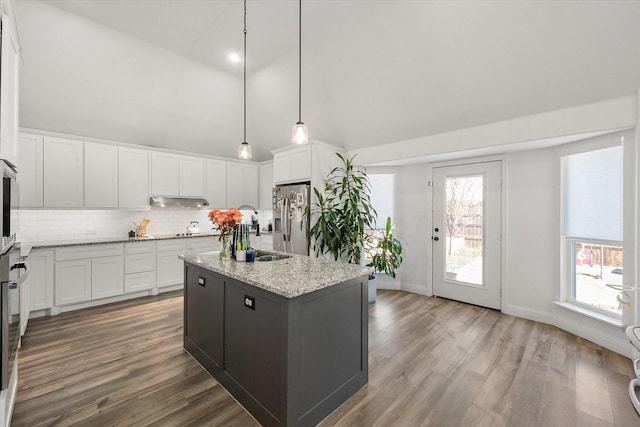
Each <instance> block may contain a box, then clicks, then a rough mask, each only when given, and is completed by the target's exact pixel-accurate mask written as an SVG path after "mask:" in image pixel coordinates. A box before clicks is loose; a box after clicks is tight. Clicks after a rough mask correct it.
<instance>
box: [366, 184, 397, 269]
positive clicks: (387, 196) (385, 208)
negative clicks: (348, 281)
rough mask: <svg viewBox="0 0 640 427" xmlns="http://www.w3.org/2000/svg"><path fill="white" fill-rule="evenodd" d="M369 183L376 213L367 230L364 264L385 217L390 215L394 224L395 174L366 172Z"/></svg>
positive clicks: (372, 203)
mask: <svg viewBox="0 0 640 427" xmlns="http://www.w3.org/2000/svg"><path fill="white" fill-rule="evenodd" d="M367 176H368V177H369V183H370V184H371V205H372V206H373V208H374V209H375V210H376V212H377V213H378V218H377V220H376V224H375V226H374V228H373V229H372V230H369V231H367V234H368V235H369V236H371V240H370V241H369V243H368V245H367V248H366V250H365V255H364V258H365V264H367V263H369V261H371V252H372V251H373V248H375V247H376V246H377V244H378V236H380V235H382V232H383V231H384V229H385V227H386V225H387V217H391V224H392V228H393V226H394V224H395V221H396V218H395V216H394V215H395V175H394V174H389V173H385V174H368V175H367Z"/></svg>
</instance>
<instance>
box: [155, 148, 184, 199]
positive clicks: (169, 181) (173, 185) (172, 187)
mask: <svg viewBox="0 0 640 427" xmlns="http://www.w3.org/2000/svg"><path fill="white" fill-rule="evenodd" d="M151 194H152V195H154V196H179V195H180V156H178V155H176V154H169V153H161V152H158V151H153V152H152V153H151Z"/></svg>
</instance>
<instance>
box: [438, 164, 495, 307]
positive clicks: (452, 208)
mask: <svg viewBox="0 0 640 427" xmlns="http://www.w3.org/2000/svg"><path fill="white" fill-rule="evenodd" d="M501 170H502V165H501V162H500V161H492V162H481V163H470V164H464V165H456V166H445V167H436V168H434V169H433V229H432V236H431V237H432V240H431V242H432V245H433V252H432V254H433V273H432V274H433V294H434V295H437V296H440V297H444V298H449V299H453V300H456V301H462V302H466V303H470V304H475V305H480V306H483V307H489V308H495V309H498V310H499V309H500V299H501V270H502V269H501V259H502V256H501V224H502V219H501V214H502V190H501V186H502V172H501Z"/></svg>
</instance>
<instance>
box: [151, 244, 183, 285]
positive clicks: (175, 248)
mask: <svg viewBox="0 0 640 427" xmlns="http://www.w3.org/2000/svg"><path fill="white" fill-rule="evenodd" d="M157 250H158V252H157V258H156V266H157V270H156V276H157V286H158V287H159V288H161V287H165V286H173V285H181V284H183V283H184V263H183V261H182V260H181V259H180V258H178V257H179V256H180V255H182V254H184V253H185V252H186V250H187V246H186V243H185V239H175V240H167V241H158V242H157Z"/></svg>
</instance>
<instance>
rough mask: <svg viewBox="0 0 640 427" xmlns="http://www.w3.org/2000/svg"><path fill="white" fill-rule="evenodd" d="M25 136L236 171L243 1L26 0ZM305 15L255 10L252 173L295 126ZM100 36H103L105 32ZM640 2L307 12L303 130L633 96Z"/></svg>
mask: <svg viewBox="0 0 640 427" xmlns="http://www.w3.org/2000/svg"><path fill="white" fill-rule="evenodd" d="M16 9H17V13H18V22H19V26H20V35H21V42H22V48H23V57H24V66H23V70H22V75H21V88H20V89H21V109H20V123H21V125H22V126H23V127H28V128H35V129H44V130H50V131H56V132H63V133H70V134H75V135H85V136H90V137H94V138H103V139H111V140H118V141H122V142H130V143H137V144H144V145H150V146H157V147H164V148H173V149H179V150H186V151H192V152H196V153H203V154H211V155H221V156H225V157H235V150H236V146H237V144H239V143H240V142H241V141H242V81H241V76H242V69H241V66H238V65H231V64H230V63H229V62H228V60H227V54H228V53H229V52H230V51H239V52H241V49H242V1H240V0H155V1H150V0H46V1H42V2H41V1H37V0H17V1H16ZM297 12H298V10H297V1H293V0H250V1H248V5H247V27H248V34H247V66H248V73H249V79H248V85H247V90H248V92H247V103H248V106H247V109H248V115H247V126H248V140H249V142H250V143H251V144H252V146H253V147H254V158H255V159H256V160H265V159H267V158H270V154H269V151H270V150H273V149H276V148H279V147H282V146H285V145H287V142H288V139H289V131H290V128H291V126H292V125H293V124H294V123H295V122H296V121H297V115H298V114H297V83H298V82H297ZM96 23H97V24H96ZM638 40H640V1H606V2H604V1H602V2H597V1H596V2H594V1H456V2H449V1H419V0H414V1H403V0H396V1H382V0H380V1H365V0H340V1H337V0H334V1H330V0H304V1H303V53H302V57H303V98H302V109H303V111H302V119H303V121H304V122H305V123H306V124H307V125H308V126H309V128H310V132H311V135H312V137H313V138H315V139H318V140H322V141H325V142H328V143H332V144H335V145H341V146H344V147H345V148H347V149H351V150H353V149H363V148H366V147H368V146H373V145H380V144H386V143H392V142H397V141H403V140H408V139H413V138H418V137H422V136H426V135H433V134H437V133H442V132H448V131H452V130H456V129H461V128H468V127H472V126H477V125H481V124H486V123H492V122H497V121H501V120H508V119H511V118H516V117H522V116H525V115H529V114H536V113H540V112H544V111H551V110H556V109H561V108H567V107H571V106H576V105H582V104H586V103H591V102H596V101H600V100H605V99H611V98H616V97H619V96H624V95H629V94H632V93H635V92H636V90H637V88H638V87H640V43H638Z"/></svg>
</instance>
